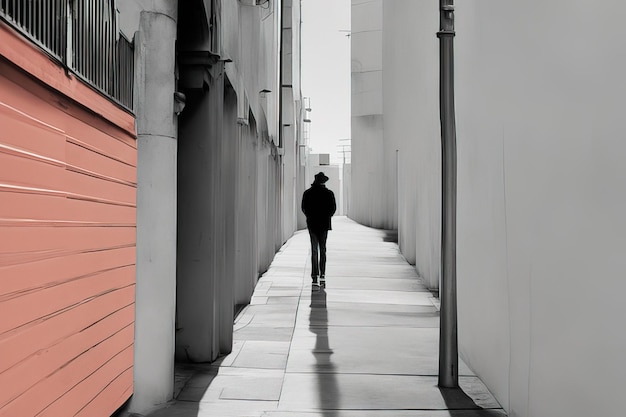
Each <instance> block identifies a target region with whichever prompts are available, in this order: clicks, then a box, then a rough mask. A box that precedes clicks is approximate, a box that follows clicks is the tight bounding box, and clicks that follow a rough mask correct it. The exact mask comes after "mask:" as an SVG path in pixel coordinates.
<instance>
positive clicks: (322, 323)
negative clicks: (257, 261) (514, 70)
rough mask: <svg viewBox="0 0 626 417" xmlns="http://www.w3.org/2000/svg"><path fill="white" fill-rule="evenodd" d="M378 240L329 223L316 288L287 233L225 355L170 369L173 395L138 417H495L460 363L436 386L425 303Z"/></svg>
mask: <svg viewBox="0 0 626 417" xmlns="http://www.w3.org/2000/svg"><path fill="white" fill-rule="evenodd" d="M387 236H388V234H387V233H385V232H384V231H381V230H375V229H370V228H367V227H364V226H361V225H358V224H356V223H354V222H352V221H351V220H349V219H347V218H343V217H339V218H335V219H334V230H333V231H332V232H331V233H330V234H329V239H328V267H327V285H326V288H325V289H319V290H317V289H314V288H312V287H311V283H310V265H309V259H308V258H309V255H308V252H309V240H308V235H307V232H306V231H304V232H298V233H297V234H296V235H295V236H294V237H293V238H292V239H290V240H289V241H288V242H287V243H286V244H285V246H284V247H283V248H282V249H281V251H280V252H279V253H278V254H277V256H276V259H275V260H274V262H273V263H272V265H271V267H270V269H269V270H268V271H267V273H265V274H264V275H263V277H262V278H261V279H260V280H259V283H258V285H257V288H256V291H255V294H254V297H253V300H252V303H251V304H250V305H249V306H248V307H246V308H245V309H244V310H243V311H242V312H241V313H240V314H239V316H238V317H237V319H236V323H235V335H234V340H235V342H234V346H233V352H232V353H231V354H230V355H228V356H225V357H223V358H220V359H219V360H218V361H217V362H215V363H213V364H201V365H181V366H179V367H178V370H177V395H176V397H177V400H176V401H174V402H172V404H169V405H168V406H167V407H165V408H163V409H161V410H159V411H157V412H155V413H153V414H151V415H150V417H209V416H223V417H228V416H250V417H252V416H257V417H260V416H268V417H287V416H289V417H374V416H376V417H391V416H393V417H408V416H412V417H450V416H454V417H502V416H505V415H506V414H505V413H504V412H503V411H502V409H501V408H500V406H499V405H498V403H497V402H496V401H495V399H494V398H493V396H492V395H491V394H490V393H489V391H488V390H487V389H486V388H485V386H484V385H483V384H482V382H481V381H480V380H479V379H478V378H477V377H476V376H475V375H474V374H473V373H472V372H471V371H470V370H469V369H468V368H467V366H465V365H464V364H463V363H462V362H460V364H461V368H460V375H461V377H460V385H461V389H459V390H450V389H439V388H438V387H437V366H438V326H439V312H438V310H437V307H436V305H437V302H436V300H435V299H433V298H432V295H431V294H430V292H429V291H427V289H426V288H425V287H424V286H423V285H422V284H421V282H420V280H419V279H418V277H417V275H416V273H415V271H414V269H413V268H412V267H411V266H410V265H408V264H407V263H406V261H405V260H404V258H403V257H402V256H401V255H400V254H399V251H398V247H397V245H396V244H395V243H393V242H389V241H386V240H389V239H387Z"/></svg>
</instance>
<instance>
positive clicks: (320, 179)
mask: <svg viewBox="0 0 626 417" xmlns="http://www.w3.org/2000/svg"><path fill="white" fill-rule="evenodd" d="M326 181H328V177H327V176H326V175H324V173H323V172H320V173H319V174H315V182H316V183H318V184H324V183H325V182H326Z"/></svg>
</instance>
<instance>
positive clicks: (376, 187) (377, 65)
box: [348, 0, 395, 229]
mask: <svg viewBox="0 0 626 417" xmlns="http://www.w3.org/2000/svg"><path fill="white" fill-rule="evenodd" d="M382 11H383V1H382V0H374V1H364V0H353V1H352V31H351V37H350V39H351V48H352V70H351V71H352V99H351V106H352V123H351V129H352V142H351V145H352V147H351V150H352V192H351V195H350V198H351V202H350V204H349V206H350V212H349V213H348V215H349V216H350V217H351V218H352V219H354V220H356V221H358V222H360V223H362V224H365V225H368V226H372V227H380V228H386V229H391V228H393V227H394V214H393V213H394V212H395V210H391V211H389V210H388V204H389V199H388V195H387V190H388V189H387V187H386V185H387V184H386V181H385V180H386V177H387V171H386V168H387V166H386V158H385V136H384V133H383V127H384V126H383V117H384V116H383V72H382V70H383V62H382V52H383V48H382V47H383V44H382V42H383V32H382V25H383V13H382ZM394 204H395V203H394Z"/></svg>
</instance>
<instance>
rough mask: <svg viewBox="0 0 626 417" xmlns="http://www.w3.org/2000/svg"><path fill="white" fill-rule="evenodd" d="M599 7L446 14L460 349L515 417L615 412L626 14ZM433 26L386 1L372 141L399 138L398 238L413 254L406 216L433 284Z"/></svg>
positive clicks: (516, 7) (622, 345)
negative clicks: (377, 125)
mask: <svg viewBox="0 0 626 417" xmlns="http://www.w3.org/2000/svg"><path fill="white" fill-rule="evenodd" d="M354 3H357V0H354ZM605 6H607V7H608V9H607V8H606V7H599V5H598V4H594V3H592V2H588V1H584V0H568V1H565V0H556V1H553V2H548V3H546V2H539V1H527V2H519V1H512V0H508V1H496V0H480V1H477V0H468V1H463V2H457V5H456V7H457V12H456V24H457V36H456V38H455V48H456V63H455V64H456V83H457V96H456V98H457V137H458V167H459V172H458V181H459V184H458V245H457V250H458V265H457V266H458V269H457V270H458V276H457V279H458V291H459V337H460V348H461V354H462V356H463V358H464V359H465V361H466V362H467V363H468V364H469V365H470V367H471V368H472V369H474V370H475V371H476V372H477V373H478V375H479V376H480V377H481V379H483V381H484V382H485V383H486V384H487V385H488V387H489V388H490V389H491V390H492V392H493V393H494V394H495V395H496V396H497V398H498V400H499V401H500V402H501V403H502V405H503V406H504V407H505V408H507V409H508V410H509V415H510V416H512V417H543V416H550V417H560V416H568V417H570V416H575V417H583V416H590V415H601V416H619V415H621V414H623V413H622V411H621V408H622V406H621V391H622V390H623V388H624V387H625V386H626V377H624V369H625V368H626V366H625V365H626V363H625V362H626V360H625V359H624V356H623V352H624V351H626V334H625V333H624V332H622V331H621V330H619V329H621V327H623V326H622V323H621V322H622V318H623V317H624V316H626V304H625V303H623V302H622V300H621V298H622V294H624V293H625V292H626V281H625V280H624V279H622V277H623V276H624V272H623V271H624V270H626V257H625V256H624V253H625V252H626V241H625V240H624V236H626V221H624V219H623V213H624V212H626V196H625V195H624V192H623V190H624V184H626V165H625V164H624V163H623V155H624V154H626V141H624V140H622V136H623V135H624V133H623V128H622V126H621V123H620V122H621V120H622V119H623V115H622V113H623V110H624V105H623V100H624V97H625V95H626V83H624V82H623V78H622V77H623V74H624V73H626V55H624V54H623V39H624V36H625V35H626V33H625V32H626V29H625V28H624V25H623V18H624V16H625V15H626V5H624V4H623V3H620V2H611V4H610V5H605ZM353 10H354V8H353ZM354 16H355V14H354V13H353V17H354ZM438 19H439V16H438V10H437V5H436V2H417V1H411V0H387V1H385V7H384V28H385V30H384V42H383V46H384V48H383V49H384V50H383V57H384V60H383V61H384V63H385V65H384V78H383V79H384V91H385V102H384V114H385V116H384V132H385V136H386V138H385V140H387V136H388V135H392V136H393V137H394V138H398V137H400V136H404V137H405V139H403V140H400V141H398V142H397V143H396V144H397V146H399V147H402V149H406V152H402V153H401V155H402V156H404V154H406V155H407V156H406V159H404V158H401V159H400V171H399V172H400V173H404V175H406V178H405V179H404V181H403V180H402V179H401V180H400V189H401V190H404V192H402V193H401V194H400V196H399V197H400V198H399V202H400V206H399V212H400V216H399V228H400V241H401V245H403V250H404V251H405V255H406V253H407V251H408V252H409V253H410V251H411V250H412V240H411V238H410V237H408V236H407V234H409V233H411V229H412V228H413V227H414V226H413V224H412V220H411V217H413V219H414V220H413V221H414V222H415V228H416V230H415V235H416V237H415V250H416V267H417V269H418V271H420V273H421V274H422V275H427V274H431V276H432V277H434V276H436V274H438V271H436V269H437V265H438V262H439V252H438V250H437V248H436V247H435V246H434V245H437V246H438V244H439V242H438V241H437V236H438V233H439V232H438V227H439V223H440V217H439V215H438V210H439V201H440V191H439V187H440V183H439V176H440V163H439V158H440V151H439V149H438V147H439V143H438V140H439V129H438V123H439V119H438V117H439V114H438V96H437V94H438V92H437V88H438V54H437V48H438V40H437V38H436V37H435V34H436V31H437V29H438ZM392 23H393V24H392ZM407 40H408V42H407ZM403 51H404V53H403ZM394 80H395V81H394ZM392 115H393V116H392ZM403 119H404V120H406V121H407V122H406V123H405V124H402V123H401V121H402V120H403ZM411 141H412V142H411ZM356 158H357V154H356V153H354V157H353V165H356V164H357V159H356ZM411 158H413V159H411ZM407 164H410V165H412V166H413V167H414V168H412V170H411V169H408V167H407ZM405 168H407V170H406V171H405ZM411 175H415V181H414V186H413V187H414V188H412V186H411V184H410V183H411V181H410V178H411ZM356 180H357V179H356V178H354V179H353V181H356ZM429 246H430V247H429ZM406 256H407V257H408V255H406ZM428 271H430V272H428ZM431 284H432V281H431Z"/></svg>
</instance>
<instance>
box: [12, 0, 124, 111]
mask: <svg viewBox="0 0 626 417" xmlns="http://www.w3.org/2000/svg"><path fill="white" fill-rule="evenodd" d="M116 13H117V11H116V8H115V0H0V18H3V19H4V20H6V21H7V22H8V23H9V24H10V25H12V26H13V27H14V28H16V29H17V30H19V31H20V32H21V33H22V34H24V35H25V36H26V37H27V38H29V39H30V40H32V41H33V42H35V43H36V44H37V45H39V46H40V47H41V48H43V49H44V50H45V51H46V52H48V53H49V54H50V55H52V56H53V57H54V58H56V59H58V60H59V61H60V62H61V63H63V64H64V65H66V66H67V68H69V69H71V70H72V71H74V72H75V73H76V74H77V75H79V76H80V77H81V78H82V79H84V80H85V81H86V82H88V83H89V84H91V85H92V86H94V87H96V88H97V89H98V90H100V91H101V92H103V93H104V94H106V95H107V96H109V97H110V98H112V99H114V100H115V101H116V102H118V103H119V104H121V105H122V106H124V107H126V108H127V109H130V110H132V108H133V79H134V52H133V44H132V42H131V41H129V40H128V39H126V38H125V37H124V36H123V35H122V34H121V33H120V32H119V30H118V28H117V16H116Z"/></svg>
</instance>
